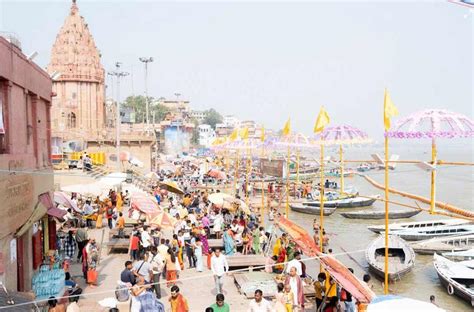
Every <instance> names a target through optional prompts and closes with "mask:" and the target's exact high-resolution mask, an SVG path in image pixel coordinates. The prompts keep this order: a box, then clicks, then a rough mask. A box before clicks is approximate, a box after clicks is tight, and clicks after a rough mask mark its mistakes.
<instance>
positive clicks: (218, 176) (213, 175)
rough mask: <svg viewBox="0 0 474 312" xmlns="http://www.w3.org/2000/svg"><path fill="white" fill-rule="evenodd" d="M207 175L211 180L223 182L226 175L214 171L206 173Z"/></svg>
mask: <svg viewBox="0 0 474 312" xmlns="http://www.w3.org/2000/svg"><path fill="white" fill-rule="evenodd" d="M207 175H208V176H210V177H211V178H215V179H219V180H224V179H225V178H226V175H225V173H224V172H222V171H220V170H216V169H211V170H209V171H208V172H207Z"/></svg>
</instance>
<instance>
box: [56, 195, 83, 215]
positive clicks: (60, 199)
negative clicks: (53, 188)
mask: <svg viewBox="0 0 474 312" xmlns="http://www.w3.org/2000/svg"><path fill="white" fill-rule="evenodd" d="M54 202H56V203H58V204H61V205H63V206H64V207H66V208H71V209H74V211H76V212H79V213H81V212H82V211H81V210H80V209H79V207H77V204H76V203H75V202H73V201H72V200H71V198H70V196H69V195H68V194H66V193H64V192H54Z"/></svg>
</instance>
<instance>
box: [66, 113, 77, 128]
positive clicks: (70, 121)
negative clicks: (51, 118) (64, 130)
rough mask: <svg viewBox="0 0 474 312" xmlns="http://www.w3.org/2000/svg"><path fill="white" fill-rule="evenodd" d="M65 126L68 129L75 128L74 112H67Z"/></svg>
mask: <svg viewBox="0 0 474 312" xmlns="http://www.w3.org/2000/svg"><path fill="white" fill-rule="evenodd" d="M67 127H68V128H69V129H71V128H76V114H74V113H72V112H71V113H69V114H67Z"/></svg>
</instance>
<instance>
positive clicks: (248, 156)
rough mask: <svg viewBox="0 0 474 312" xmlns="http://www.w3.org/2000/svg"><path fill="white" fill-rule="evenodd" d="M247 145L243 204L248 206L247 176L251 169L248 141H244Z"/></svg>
mask: <svg viewBox="0 0 474 312" xmlns="http://www.w3.org/2000/svg"><path fill="white" fill-rule="evenodd" d="M246 143H247V169H246V176H245V195H246V196H245V204H246V205H247V206H248V205H249V197H250V194H249V175H250V171H251V169H252V157H251V156H250V148H249V140H248V139H246Z"/></svg>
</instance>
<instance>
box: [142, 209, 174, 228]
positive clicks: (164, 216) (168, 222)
mask: <svg viewBox="0 0 474 312" xmlns="http://www.w3.org/2000/svg"><path fill="white" fill-rule="evenodd" d="M176 222H178V221H177V220H176V219H175V218H173V217H172V216H171V215H170V214H169V213H167V212H164V211H163V212H160V213H159V214H158V215H157V216H156V217H154V218H153V220H151V221H150V222H149V224H150V225H156V226H158V227H160V229H174V226H175V225H176Z"/></svg>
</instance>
